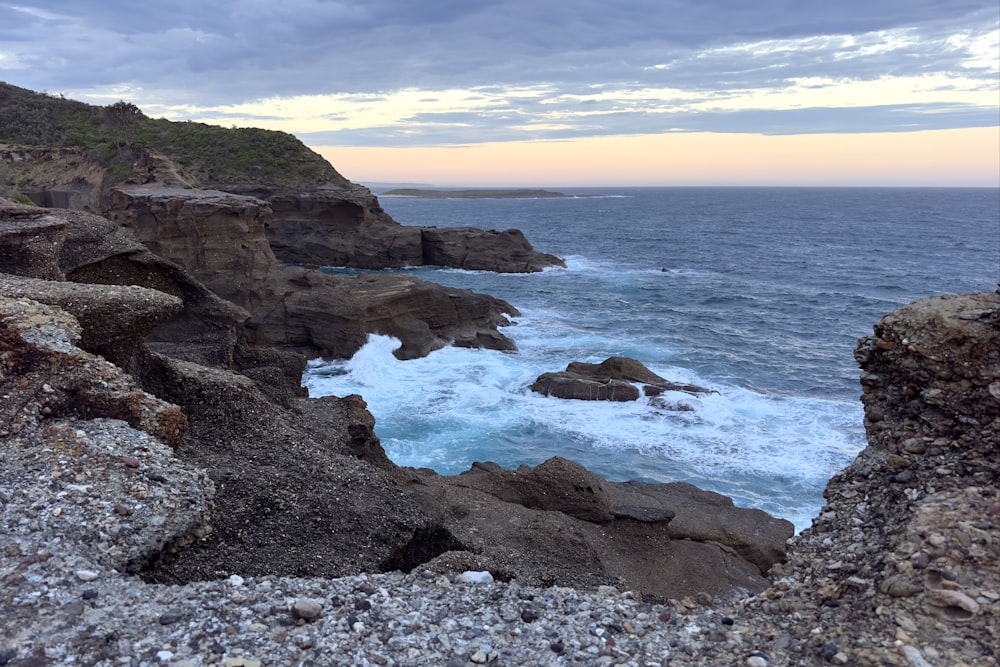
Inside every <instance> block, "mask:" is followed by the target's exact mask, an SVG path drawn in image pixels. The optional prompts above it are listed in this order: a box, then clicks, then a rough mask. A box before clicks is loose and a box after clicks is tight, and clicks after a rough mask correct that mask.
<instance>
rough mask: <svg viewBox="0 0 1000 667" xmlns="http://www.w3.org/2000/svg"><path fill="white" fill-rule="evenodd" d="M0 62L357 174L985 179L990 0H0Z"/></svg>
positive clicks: (999, 95)
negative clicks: (279, 137) (248, 134)
mask: <svg viewBox="0 0 1000 667" xmlns="http://www.w3.org/2000/svg"><path fill="white" fill-rule="evenodd" d="M0 80H2V81H6V82H7V83H10V84H13V85H16V86H21V87H24V88H30V89H32V90H36V91H40V92H41V91H44V92H48V93H51V94H63V95H65V96H66V97H69V98H72V99H77V100H81V101H84V102H89V103H92V104H111V103H113V102H116V101H118V100H122V99H124V100H126V101H129V102H133V103H135V104H137V105H138V106H139V107H140V108H141V109H142V110H143V111H144V112H145V113H146V114H147V115H149V116H153V117H165V118H169V119H171V120H194V121H200V122H206V123H213V124H219V125H223V126H226V127H229V126H241V127H246V126H252V127H263V128H268V129H275V130H283V131H286V132H291V133H293V134H295V135H296V136H297V137H299V138H300V139H301V140H302V141H303V142H305V143H306V144H307V145H308V146H310V147H312V148H314V149H315V150H316V151H317V152H319V153H320V154H321V155H323V156H324V157H326V158H327V159H328V160H330V162H331V163H333V165H334V166H335V167H336V168H337V170H338V171H340V172H341V173H342V174H343V175H345V176H347V177H348V178H350V179H351V180H354V181H356V182H361V183H388V182H392V183H418V184H427V185H438V186H446V185H454V186H462V185H468V186H473V185H478V186H487V185H496V186H540V187H548V186H567V187H568V186H597V185H607V186H611V185H664V186H668V185H917V186H923V185H928V186H934V185H945V186H952V185H957V186H966V185H967V186H992V187H997V186H1000V5H998V3H997V2H996V0H939V1H937V0H755V1H754V2H747V1H746V0H619V1H614V0H603V1H602V2H597V1H595V0H366V1H365V2H355V1H353V0H347V1H343V2H334V1H326V0H281V1H280V2H276V1H275V0H241V1H240V2H221V1H218V0H177V1H174V2H170V1H162V2H146V3H143V2H128V3H126V2H121V1H119V0H74V2H72V3H69V2H66V0H23V1H17V2H8V1H7V0H0Z"/></svg>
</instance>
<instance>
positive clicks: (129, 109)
mask: <svg viewBox="0 0 1000 667" xmlns="http://www.w3.org/2000/svg"><path fill="white" fill-rule="evenodd" d="M145 117H146V116H145V115H144V114H143V113H142V111H141V110H140V109H139V107H137V106H136V105H134V104H132V103H131V102H126V101H125V100H119V101H117V102H115V103H114V104H111V105H108V106H106V107H104V119H105V120H106V121H107V123H108V125H110V126H111V128H112V129H113V130H114V131H115V132H117V133H119V134H120V136H121V142H120V143H119V147H118V154H119V155H121V144H124V145H125V149H126V150H127V151H131V150H132V131H133V129H134V128H135V126H136V125H137V124H138V122H139V121H140V120H142V119H144V118H145Z"/></svg>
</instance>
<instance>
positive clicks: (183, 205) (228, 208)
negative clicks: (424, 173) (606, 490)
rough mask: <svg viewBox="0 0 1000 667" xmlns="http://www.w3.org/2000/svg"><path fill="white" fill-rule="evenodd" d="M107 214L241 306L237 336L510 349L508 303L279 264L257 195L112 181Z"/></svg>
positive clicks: (331, 350)
mask: <svg viewBox="0 0 1000 667" xmlns="http://www.w3.org/2000/svg"><path fill="white" fill-rule="evenodd" d="M109 216H110V217H111V219H112V220H113V221H114V222H116V223H117V224H118V225H120V226H121V227H123V228H124V229H126V230H127V231H129V232H130V234H131V235H133V236H134V237H135V238H136V239H137V240H139V241H140V242H142V243H144V244H146V245H147V246H148V247H149V248H150V249H151V250H152V251H153V252H154V253H155V254H157V255H158V256H160V257H163V258H165V259H167V260H169V261H171V262H174V263H176V264H178V265H180V266H182V267H184V268H185V269H186V270H188V271H189V272H191V274H192V275H194V276H195V277H196V278H197V279H198V280H199V281H201V282H202V283H204V284H205V285H206V286H207V287H208V288H210V289H211V290H212V291H213V292H215V293H216V294H218V295H219V296H221V297H223V298H224V299H227V300H229V301H231V302H233V303H235V304H237V305H238V306H240V307H242V308H244V309H246V310H247V311H248V312H249V313H250V319H249V320H248V321H247V322H246V327H245V329H246V334H245V335H246V338H247V341H248V342H249V343H251V344H253V345H256V346H261V347H266V346H278V347H284V348H289V349H294V350H299V351H302V352H304V353H306V354H308V355H310V356H315V355H317V354H323V355H326V356H333V357H350V356H351V355H353V354H354V352H356V351H357V350H359V349H360V348H361V347H362V346H363V345H364V344H365V342H366V340H367V337H368V334H369V333H379V334H386V335H391V336H394V337H396V338H398V339H399V340H400V341H401V343H402V345H401V347H400V349H399V350H398V351H397V352H396V354H397V356H399V357H400V358H404V359H408V358H414V357H420V356H425V355H426V354H428V353H429V352H431V351H433V350H435V349H438V348H440V347H443V346H445V345H448V344H455V345H460V346H466V347H488V348H491V349H501V350H510V349H514V344H513V342H512V341H511V340H510V339H508V338H507V337H506V336H504V335H503V334H502V333H500V331H499V327H502V326H504V325H506V324H508V323H509V322H508V320H507V317H506V316H507V315H517V314H518V312H517V310H516V309H515V308H514V307H513V306H511V305H510V304H508V303H506V302H504V301H501V300H500V299H495V298H493V297H490V296H487V295H483V294H477V293H475V292H472V291H469V290H459V289H452V288H445V287H441V286H439V285H435V284H433V283H428V282H425V281H421V280H418V279H416V278H413V277H410V276H405V275H367V276H358V277H354V278H341V277H336V276H333V275H329V274H326V273H323V272H322V271H319V270H317V269H315V268H306V267H300V266H290V265H286V264H282V263H280V262H279V261H278V260H277V259H276V258H275V256H274V254H273V253H272V251H271V246H270V244H269V243H268V240H267V238H265V235H264V229H265V226H266V225H267V224H268V221H269V220H271V217H272V214H271V209H270V206H269V205H268V204H267V203H266V202H264V201H263V200H260V199H256V198H254V197H249V196H244V195H234V194H231V193H226V192H220V191H206V190H188V189H183V188H167V187H159V186H129V187H121V188H116V189H115V190H114V191H113V192H112V194H111V212H110V213H109Z"/></svg>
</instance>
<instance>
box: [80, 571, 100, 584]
mask: <svg viewBox="0 0 1000 667" xmlns="http://www.w3.org/2000/svg"><path fill="white" fill-rule="evenodd" d="M99 576H101V575H100V574H99V573H97V572H95V571H93V570H77V571H76V578H77V579H79V580H80V581H93V580H94V579H97V578H98V577H99Z"/></svg>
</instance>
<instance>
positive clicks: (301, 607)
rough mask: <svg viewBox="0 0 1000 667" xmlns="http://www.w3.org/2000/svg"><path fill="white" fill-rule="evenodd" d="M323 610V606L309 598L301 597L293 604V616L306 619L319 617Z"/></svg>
mask: <svg viewBox="0 0 1000 667" xmlns="http://www.w3.org/2000/svg"><path fill="white" fill-rule="evenodd" d="M321 611H323V606H322V605H321V604H320V603H318V602H316V601H315V600H310V599H308V598H299V599H298V600H296V601H295V602H294V603H293V604H292V616H294V617H295V618H301V619H303V620H306V621H311V620H313V619H315V618H318V617H319V615H320V612H321Z"/></svg>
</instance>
